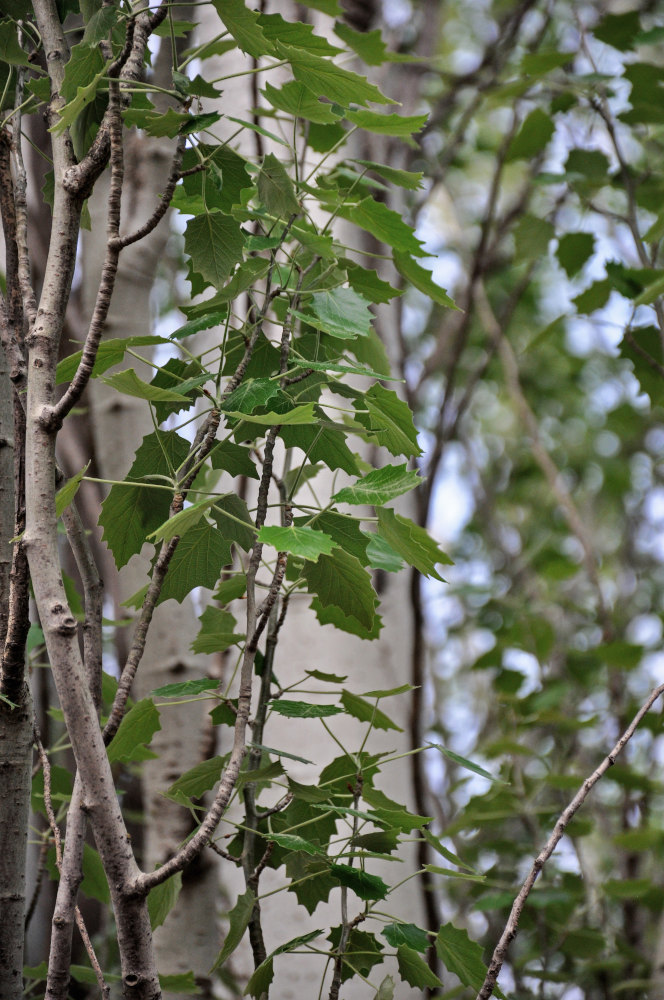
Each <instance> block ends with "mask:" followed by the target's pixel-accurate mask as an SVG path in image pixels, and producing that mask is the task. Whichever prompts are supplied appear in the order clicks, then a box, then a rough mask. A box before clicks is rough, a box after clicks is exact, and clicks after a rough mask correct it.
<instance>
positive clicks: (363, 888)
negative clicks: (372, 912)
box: [330, 864, 390, 900]
mask: <svg viewBox="0 0 664 1000" xmlns="http://www.w3.org/2000/svg"><path fill="white" fill-rule="evenodd" d="M330 874H331V875H332V877H333V878H335V879H337V880H338V881H339V882H340V883H341V885H344V886H346V888H347V889H352V890H353V892H354V893H355V895H356V896H359V898H360V899H364V900H370V899H385V897H386V896H387V894H388V892H389V890H390V887H389V885H386V884H385V882H383V880H382V878H379V877H378V875H370V874H369V872H365V871H362V869H361V868H351V867H350V865H336V864H332V865H330Z"/></svg>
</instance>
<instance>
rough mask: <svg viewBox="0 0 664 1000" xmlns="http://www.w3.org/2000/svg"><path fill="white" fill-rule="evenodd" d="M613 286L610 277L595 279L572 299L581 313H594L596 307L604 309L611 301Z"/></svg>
mask: <svg viewBox="0 0 664 1000" xmlns="http://www.w3.org/2000/svg"><path fill="white" fill-rule="evenodd" d="M612 290H613V286H612V284H611V282H610V281H609V279H608V278H604V279H603V280H602V281H593V283H592V285H590V286H589V287H588V288H586V290H585V291H584V292H581V294H580V295H577V296H576V298H574V299H572V302H573V303H574V305H575V306H576V309H577V312H579V313H592V312H595V310H596V309H602V308H603V307H604V306H605V305H606V303H607V302H608V301H609V296H610V295H611V292H612Z"/></svg>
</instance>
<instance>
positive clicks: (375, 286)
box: [342, 260, 403, 375]
mask: <svg viewBox="0 0 664 1000" xmlns="http://www.w3.org/2000/svg"><path fill="white" fill-rule="evenodd" d="M342 263H343V266H344V268H345V269H346V273H347V274H348V283H349V285H350V286H351V288H354V289H355V291H356V292H359V294H360V295H361V296H362V298H363V299H366V300H367V302H373V303H378V302H391V301H392V299H393V298H395V297H396V296H398V295H403V291H402V290H401V289H399V288H394V287H393V286H392V285H390V283H389V282H387V281H383V280H382V278H379V277H378V274H377V273H376V271H372V270H371V269H370V268H366V267H362V266H361V265H360V264H357V263H356V262H355V261H352V260H344V261H343V262H342ZM380 371H381V374H383V375H389V364H388V365H387V366H386V367H381V368H380Z"/></svg>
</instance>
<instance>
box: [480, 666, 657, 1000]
mask: <svg viewBox="0 0 664 1000" xmlns="http://www.w3.org/2000/svg"><path fill="white" fill-rule="evenodd" d="M662 694H664V684H660V685H659V687H656V688H655V689H654V690H653V691H651V693H650V694H649V696H648V698H647V699H646V701H645V702H644V703H643V705H642V706H641V708H640V709H639V710H638V712H637V713H636V715H635V716H634V718H633V719H632V721H631V722H630V724H629V726H628V727H627V729H626V730H625V731H624V732H623V734H622V736H621V737H620V739H619V740H618V742H617V743H616V744H615V746H614V747H613V749H612V750H611V752H610V753H609V754H607V756H606V757H605V758H604V760H603V761H602V763H601V764H600V765H599V767H598V768H596V770H595V771H593V773H592V774H591V775H590V776H589V777H588V778H586V780H585V781H584V782H583V784H582V785H581V787H580V788H579V790H578V792H577V793H576V795H575V796H574V798H573V799H572V801H571V802H570V803H569V805H568V806H567V807H566V808H565V809H564V810H563V812H562V813H561V814H560V817H559V818H558V821H557V823H556V825H555V827H554V828H553V832H552V834H551V836H550V837H549V839H548V840H547V842H546V844H545V845H544V847H543V848H542V850H541V851H540V853H539V854H538V855H537V857H536V858H535V860H534V861H533V864H532V867H531V869H530V871H529V872H528V875H527V877H526V880H525V881H524V883H523V885H522V886H521V889H520V890H519V894H518V895H517V897H516V899H515V900H514V903H513V904H512V909H511V911H510V915H509V918H508V920H507V923H506V925H505V929H504V930H503V933H502V935H501V937H500V940H499V942H498V944H497V945H496V947H495V949H494V952H493V956H492V958H491V963H490V965H489V969H488V971H487V974H486V977H485V980H484V983H483V985H482V988H481V989H480V991H479V993H478V994H477V1000H488V998H489V997H490V996H491V995H492V993H493V991H494V989H495V986H496V983H497V981H498V976H499V974H500V970H501V968H502V966H503V962H504V961H505V957H506V955H507V949H508V948H509V946H510V944H511V942H512V940H513V939H514V937H515V936H516V932H517V928H518V924H519V919H520V917H521V913H522V911H523V908H524V906H525V903H526V900H527V899H528V896H529V895H530V891H531V889H532V888H533V886H534V884H535V882H536V880H537V876H538V875H539V873H540V872H541V871H542V868H543V867H544V865H545V864H546V862H547V861H548V860H549V858H550V857H551V855H552V854H553V852H554V850H555V849H556V846H557V845H558V843H559V842H560V839H561V838H562V836H563V834H564V833H565V829H566V827H567V825H568V823H569V822H570V820H571V819H572V817H573V816H574V815H575V814H576V813H577V812H578V810H579V809H580V807H581V806H582V805H583V803H584V802H585V800H586V798H587V797H588V793H589V792H590V790H591V789H592V788H593V786H594V785H596V784H597V782H598V781H599V779H600V778H601V777H602V776H603V775H604V774H606V772H607V771H608V769H609V768H610V767H612V766H613V765H614V764H615V762H616V758H617V757H618V756H619V755H620V754H621V753H622V751H623V750H624V748H625V746H626V745H627V743H628V742H629V741H630V739H631V738H632V736H633V735H634V733H635V732H636V730H637V728H638V726H639V724H640V722H641V720H642V719H643V718H644V716H645V715H646V714H647V712H649V710H650V709H651V708H652V706H653V705H654V704H655V702H656V701H657V700H658V698H660V697H661V696H662Z"/></svg>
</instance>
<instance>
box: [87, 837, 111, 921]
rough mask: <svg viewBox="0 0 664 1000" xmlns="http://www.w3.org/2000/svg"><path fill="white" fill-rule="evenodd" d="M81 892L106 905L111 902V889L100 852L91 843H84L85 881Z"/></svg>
mask: <svg viewBox="0 0 664 1000" xmlns="http://www.w3.org/2000/svg"><path fill="white" fill-rule="evenodd" d="M81 892H82V893H83V894H84V895H86V896H87V897H88V898H89V899H96V900H97V901H98V902H99V903H103V904H104V906H108V905H109V904H110V902H111V890H110V889H109V887H108V880H107V878H106V873H105V871H104V866H103V864H102V862H101V858H100V857H99V852H98V851H96V850H95V849H94V847H92V846H91V845H90V844H84V845H83V881H82V882H81Z"/></svg>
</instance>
